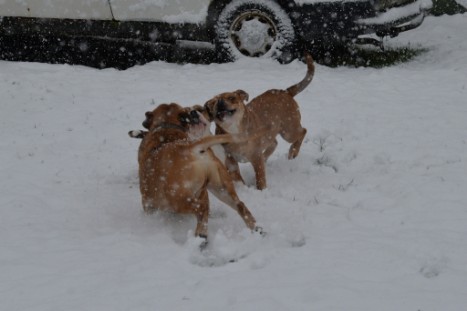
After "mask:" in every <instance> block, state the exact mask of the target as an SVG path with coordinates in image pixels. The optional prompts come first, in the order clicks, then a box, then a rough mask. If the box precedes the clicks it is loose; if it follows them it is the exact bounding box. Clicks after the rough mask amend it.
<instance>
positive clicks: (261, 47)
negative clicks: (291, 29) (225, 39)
mask: <svg viewBox="0 0 467 311" xmlns="http://www.w3.org/2000/svg"><path fill="white" fill-rule="evenodd" d="M229 37H230V39H231V40H232V42H233V43H234V45H235V47H236V48H237V49H238V50H239V51H240V53H242V54H243V55H246V56H250V57H259V56H263V55H264V54H266V53H267V52H269V50H271V48H272V46H273V44H274V42H275V41H276V39H277V28H276V25H275V23H274V22H273V21H272V20H271V18H270V17H269V16H267V15H265V14H264V13H263V12H261V11H257V10H252V11H248V12H244V13H242V14H240V15H239V16H238V17H237V18H236V19H235V20H234V21H233V22H232V26H231V27H230V31H229Z"/></svg>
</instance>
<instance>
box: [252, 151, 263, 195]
mask: <svg viewBox="0 0 467 311" xmlns="http://www.w3.org/2000/svg"><path fill="white" fill-rule="evenodd" d="M251 164H252V165H253V170H254V171H255V177H256V188H257V189H258V190H263V189H266V187H267V184H266V160H265V158H264V155H263V154H262V153H261V154H258V155H256V157H254V158H253V159H252V160H251Z"/></svg>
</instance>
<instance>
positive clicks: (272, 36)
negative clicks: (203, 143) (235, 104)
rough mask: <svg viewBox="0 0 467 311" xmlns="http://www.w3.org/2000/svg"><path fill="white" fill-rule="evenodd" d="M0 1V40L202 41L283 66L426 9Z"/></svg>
mask: <svg viewBox="0 0 467 311" xmlns="http://www.w3.org/2000/svg"><path fill="white" fill-rule="evenodd" d="M0 4H1V5H0V37H1V36H2V35H3V36H15V35H19V36H23V37H24V36H31V35H42V36H49V37H50V36H67V37H77V38H98V39H102V40H125V41H128V40H134V41H138V42H147V43H159V42H160V43H165V44H176V43H177V42H194V43H196V42H205V43H207V44H210V45H211V46H212V47H213V49H214V50H215V52H216V54H217V55H219V59H222V60H224V61H231V60H236V59H239V58H242V57H263V58H266V57H267V58H273V59H277V60H279V61H281V62H289V61H291V60H293V59H294V58H295V57H297V55H298V54H299V53H301V51H302V50H303V49H313V48H318V47H323V46H329V45H333V44H348V43H374V44H376V43H378V42H379V40H378V38H382V37H385V36H391V37H393V36H396V35H398V34H399V33H401V32H403V31H407V30H410V29H413V28H415V27H417V26H419V25H420V24H421V23H422V22H423V19H424V17H425V15H426V14H427V12H428V11H429V9H430V8H431V0H177V1H171V0H0ZM375 37H376V38H375ZM0 44H1V43H0ZM193 46H195V47H196V46H197V45H196V44H193Z"/></svg>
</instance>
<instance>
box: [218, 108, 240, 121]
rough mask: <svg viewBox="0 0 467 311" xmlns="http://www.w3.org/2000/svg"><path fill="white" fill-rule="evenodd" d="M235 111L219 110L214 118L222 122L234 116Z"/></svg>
mask: <svg viewBox="0 0 467 311" xmlns="http://www.w3.org/2000/svg"><path fill="white" fill-rule="evenodd" d="M236 111H237V110H236V109H230V110H229V109H224V110H219V111H217V114H216V117H217V118H218V119H219V120H220V121H224V119H225V117H231V116H233V115H234V114H235V112H236Z"/></svg>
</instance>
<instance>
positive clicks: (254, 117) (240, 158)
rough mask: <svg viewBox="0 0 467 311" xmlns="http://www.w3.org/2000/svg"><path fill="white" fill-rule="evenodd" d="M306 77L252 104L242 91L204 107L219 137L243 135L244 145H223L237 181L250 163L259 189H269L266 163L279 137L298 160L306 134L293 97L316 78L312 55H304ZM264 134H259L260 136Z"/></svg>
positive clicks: (270, 91)
mask: <svg viewBox="0 0 467 311" xmlns="http://www.w3.org/2000/svg"><path fill="white" fill-rule="evenodd" d="M305 58H306V63H307V67H308V70H307V73H306V76H305V78H304V79H303V80H302V81H300V82H299V83H297V84H294V85H292V86H291V87H289V88H287V89H286V90H269V91H266V92H265V93H263V94H261V95H259V96H258V97H256V98H254V99H253V100H252V101H251V102H250V103H249V104H245V101H248V94H247V93H246V92H245V91H243V90H237V91H235V92H227V93H222V94H219V95H217V96H215V97H214V98H212V99H211V100H209V101H208V102H206V104H205V108H206V110H207V111H208V113H209V116H210V119H211V121H212V120H214V121H215V123H216V134H226V133H229V134H244V135H246V137H250V138H251V139H248V140H246V141H244V142H240V143H229V144H226V145H224V148H225V152H226V155H227V158H226V166H227V169H228V170H229V173H230V174H231V176H232V178H233V179H234V180H235V181H242V182H243V179H242V176H241V175H240V171H239V166H238V163H239V162H250V163H251V164H252V165H253V168H254V171H255V176H256V187H257V188H258V189H264V188H266V172H265V163H266V161H267V159H268V158H269V156H270V155H271V154H272V153H273V152H274V150H275V149H276V146H277V140H276V137H277V135H281V137H282V138H283V139H284V140H285V141H287V142H289V143H291V144H292V145H291V146H290V149H289V156H288V157H289V159H293V158H295V157H296V156H297V155H298V153H299V151H300V147H301V145H302V142H303V139H304V137H305V135H306V132H307V131H306V129H305V128H303V127H302V126H301V124H300V123H301V115H300V110H299V107H298V104H297V102H296V101H295V100H294V96H296V95H297V94H298V93H300V92H301V91H303V90H304V89H305V88H306V87H307V86H308V85H309V84H310V82H311V80H312V79H313V75H314V72H315V66H314V62H313V58H312V57H311V55H310V54H308V53H307V54H306V55H305ZM259 132H263V134H261V135H258V134H257V133H259ZM254 137H255V138H254Z"/></svg>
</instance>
